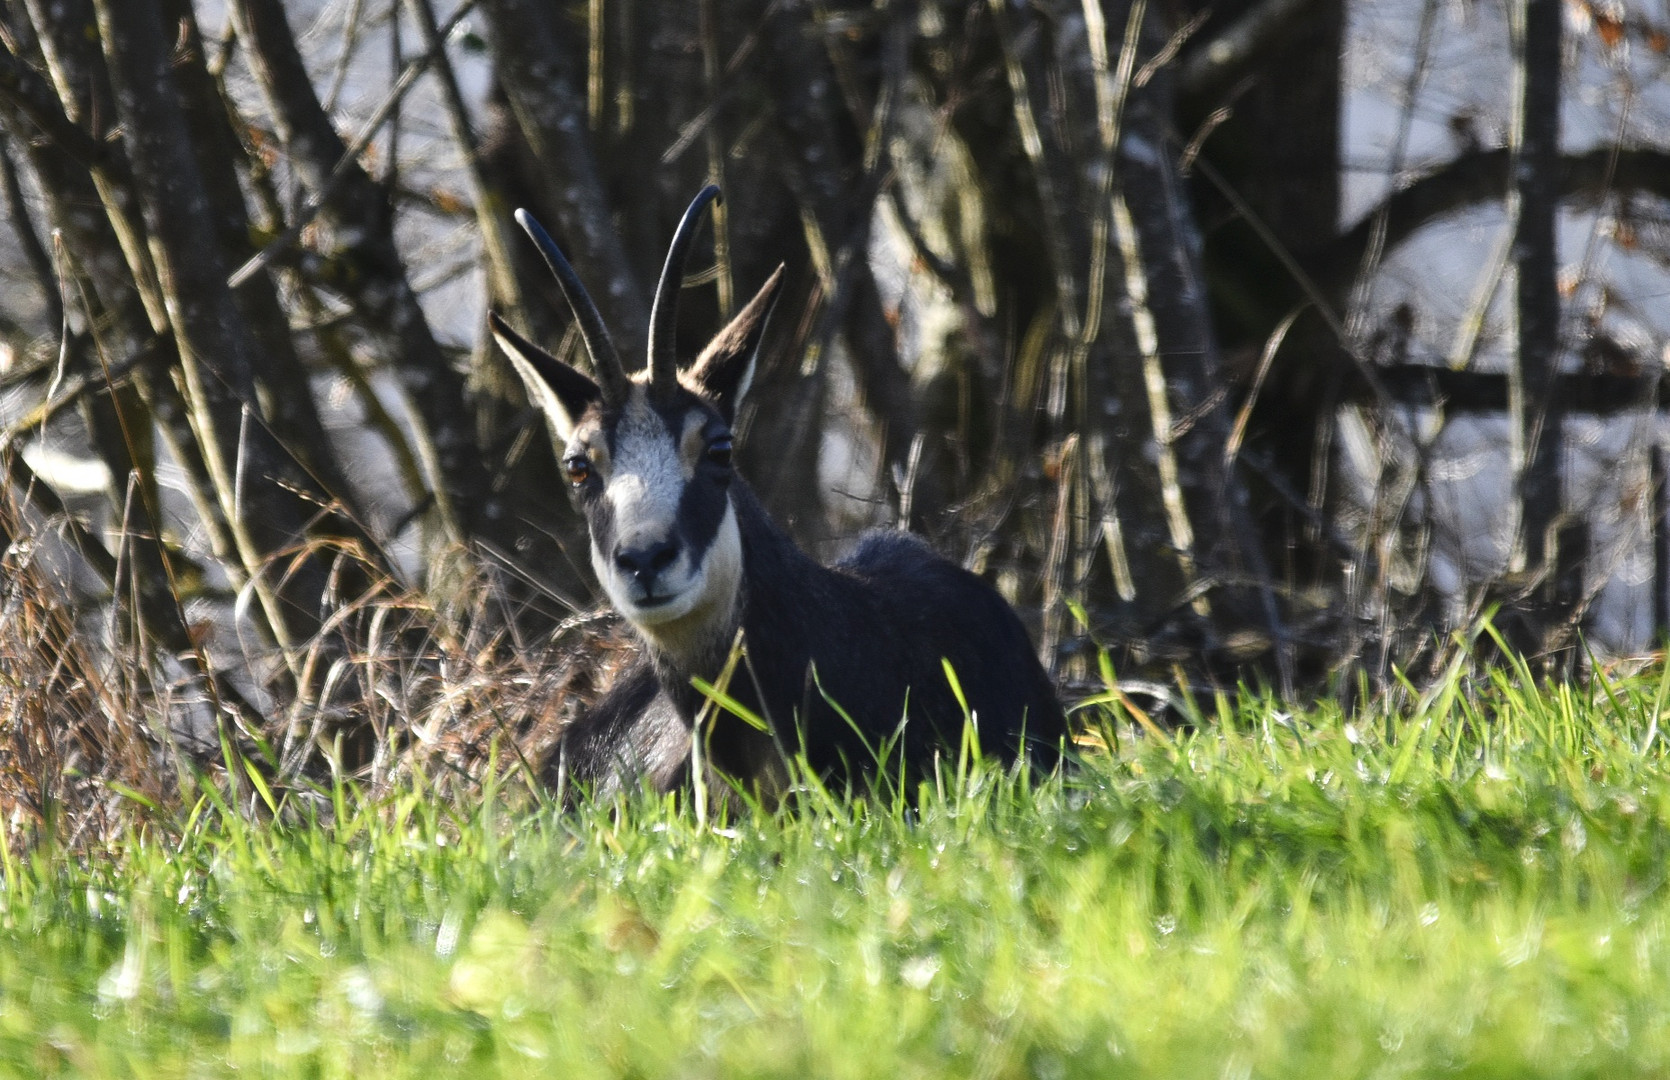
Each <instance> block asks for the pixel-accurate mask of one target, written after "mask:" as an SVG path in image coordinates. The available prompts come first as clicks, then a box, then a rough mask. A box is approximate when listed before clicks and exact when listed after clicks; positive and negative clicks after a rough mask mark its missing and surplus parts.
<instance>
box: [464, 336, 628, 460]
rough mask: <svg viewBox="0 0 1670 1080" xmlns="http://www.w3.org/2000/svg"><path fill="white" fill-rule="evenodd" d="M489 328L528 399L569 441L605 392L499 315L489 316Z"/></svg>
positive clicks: (561, 440)
mask: <svg viewBox="0 0 1670 1080" xmlns="http://www.w3.org/2000/svg"><path fill="white" fill-rule="evenodd" d="M487 325H488V326H489V327H490V328H491V329H492V331H493V338H494V340H496V341H497V342H498V343H499V348H501V349H503V350H504V351H505V355H506V356H508V357H510V362H511V364H512V365H513V366H514V367H515V368H516V374H518V375H520V376H521V377H522V382H523V384H524V385H525V386H526V387H527V389H528V396H529V397H530V398H532V399H533V401H534V403H535V404H536V405H538V406H539V408H540V411H541V412H543V413H544V414H545V415H546V417H548V418H549V419H550V421H551V426H552V428H553V430H554V433H555V434H556V436H557V441H558V442H559V443H566V442H568V440H569V438H570V437H571V436H572V435H573V434H574V427H575V425H576V424H578V423H579V422H580V417H581V416H583V415H585V411H586V409H588V408H589V407H590V406H591V405H592V403H593V402H597V401H601V400H603V392H602V391H601V390H599V389H598V388H597V384H596V383H594V382H592V381H591V379H589V378H587V377H586V376H585V375H582V374H581V373H580V372H578V371H575V370H574V369H573V368H571V367H569V366H568V365H567V364H565V363H563V362H562V361H561V360H558V359H557V358H556V357H554V356H552V355H551V354H550V353H548V352H546V351H545V350H544V349H542V348H540V347H539V346H538V345H535V344H534V343H533V342H531V341H529V340H528V339H527V338H525V337H523V336H522V335H521V334H518V333H517V332H516V331H515V330H512V329H511V328H510V324H509V323H507V322H505V321H504V320H503V319H501V318H499V316H498V313H497V312H492V311H490V312H488V313H487ZM558 449H559V451H560V450H561V447H560V446H559V447H558Z"/></svg>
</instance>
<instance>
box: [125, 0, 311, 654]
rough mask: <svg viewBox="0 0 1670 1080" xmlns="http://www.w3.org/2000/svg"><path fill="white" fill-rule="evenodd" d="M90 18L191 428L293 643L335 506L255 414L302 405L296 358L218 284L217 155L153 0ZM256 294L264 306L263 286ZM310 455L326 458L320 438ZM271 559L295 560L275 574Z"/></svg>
mask: <svg viewBox="0 0 1670 1080" xmlns="http://www.w3.org/2000/svg"><path fill="white" fill-rule="evenodd" d="M96 8H97V11H98V16H99V29H100V34H101V37H102V40H103V43H104V49H105V56H106V58H107V62H108V64H109V70H110V76H111V83H112V85H113V87H114V89H115V97H116V105H117V110H118V114H119V115H120V116H121V118H122V123H123V126H124V128H125V131H126V134H127V146H128V150H129V153H130V154H131V156H132V161H133V166H134V179H135V187H136V189H137V191H138V194H139V201H140V204H141V205H142V206H143V208H144V211H145V221H146V224H147V226H148V229H149V234H150V247H151V251H152V255H153V257H154V259H155V264H156V267H157V272H158V277H159V279H160V281H161V285H162V289H163V294H164V297H165V299H166V301H167V304H168V317H169V319H170V322H171V324H172V327H173V329H174V333H175V335H176V339H177V340H178V342H179V346H180V359H181V369H182V374H183V376H184V382H185V392H186V398H187V400H188V402H189V404H190V409H191V420H192V425H193V428H194V429H195V430H196V432H197V436H198V438H197V441H198V444H199V445H200V446H201V448H202V450H203V454H204V459H205V461H206V463H207V465H208V468H209V473H210V476H211V477H212V478H213V480H214V484H215V491H216V495H217V497H218V499H219V501H220V503H221V507H222V511H223V513H224V514H225V517H226V520H227V521H228V523H229V524H230V526H231V529H232V535H233V539H234V543H235V544H236V547H237V551H238V556H239V559H240V561H241V563H242V568H243V571H244V573H245V574H247V575H248V577H249V579H250V580H251V581H252V582H255V583H256V587H257V591H258V593H259V595H260V596H261V599H262V604H263V607H264V608H265V610H266V613H267V619H268V623H269V625H270V626H271V627H272V630H273V632H274V633H275V634H276V635H277V636H278V638H279V641H280V643H281V644H283V645H285V646H286V647H294V646H296V645H299V644H301V643H303V642H306V641H307V640H308V639H309V638H311V637H312V636H313V635H314V634H315V633H317V631H318V630H319V628H320V626H321V625H322V619H323V614H322V611H321V604H322V603H324V602H325V598H326V597H327V596H328V595H329V594H330V592H331V589H332V586H331V582H330V570H329V566H328V562H329V558H330V556H329V555H328V554H323V555H322V554H321V553H320V552H317V551H309V550H307V549H308V544H309V539H310V535H311V534H312V533H313V531H314V523H315V519H317V518H319V517H320V516H321V515H322V514H324V513H326V512H324V511H321V507H329V506H331V505H333V499H334V496H333V493H331V492H330V491H328V490H327V489H325V488H324V487H323V486H322V485H321V484H320V482H319V478H318V477H317V475H316V474H315V473H314V472H312V471H310V470H309V469H308V468H307V467H306V466H305V465H303V464H302V463H301V462H299V461H298V460H297V458H296V457H295V456H294V455H293V454H292V453H291V452H290V450H289V449H287V448H286V447H285V446H284V445H283V444H282V443H281V442H280V441H279V439H278V438H277V436H276V433H275V431H274V430H273V429H272V428H270V427H269V426H268V424H269V423H270V420H269V417H268V416H267V415H265V414H264V410H263V405H264V404H265V403H266V402H270V401H274V400H275V399H281V398H284V397H286V396H288V397H290V398H294V397H296V396H298V395H303V396H305V395H306V394H307V393H308V391H307V384H306V381H305V379H302V380H301V381H300V383H299V385H298V383H297V381H296V376H297V373H298V372H299V365H295V364H294V354H293V353H292V354H290V357H289V361H290V362H289V363H283V364H280V365H275V364H274V359H275V357H274V350H275V349H277V350H279V351H280V355H282V352H283V350H286V349H288V346H289V339H288V335H287V328H286V334H285V338H284V343H283V345H275V343H274V342H272V341H270V340H266V339H264V338H263V337H261V336H259V335H258V333H257V331H256V330H255V329H254V328H253V327H252V326H251V325H250V323H249V321H248V313H249V310H250V307H256V308H264V307H265V306H266V305H265V304H263V303H260V302H259V301H256V302H255V303H253V304H251V305H247V306H246V305H241V304H239V303H238V300H237V297H235V296H234V295H233V292H232V290H231V289H230V288H229V287H228V285H227V276H228V275H229V274H230V272H231V270H232V269H233V267H232V266H231V265H229V264H228V262H229V260H228V258H227V256H228V254H229V249H228V246H227V240H228V236H227V233H228V231H229V230H230V229H231V228H232V227H233V222H231V221H230V220H229V218H228V207H227V206H226V205H225V204H224V202H219V201H217V196H219V195H223V194H225V193H224V192H222V191H216V190H215V188H214V185H213V184H212V183H211V182H210V181H209V180H208V179H207V178H206V177H205V175H204V172H203V168H202V166H203V162H204V160H205V159H206V158H207V157H208V156H209V155H211V154H212V153H213V150H214V148H213V147H204V146H201V144H200V143H199V142H198V141H197V137H196V136H194V133H193V130H192V127H191V125H190V123H189V122H188V113H187V111H186V110H185V109H183V108H182V106H181V102H180V97H179V90H178V88H177V87H176V85H175V82H174V76H173V71H174V68H173V64H172V62H171V56H170V47H169V40H168V38H166V37H165V36H164V33H163V28H164V27H165V26H167V25H170V23H169V22H168V21H167V20H165V19H164V16H163V11H162V9H161V6H160V5H159V4H158V3H157V0H96ZM199 108H201V103H199ZM198 119H199V124H200V125H201V126H200V128H199V132H201V131H202V130H203V128H206V127H212V125H211V124H209V123H208V122H207V120H206V118H204V117H203V116H202V114H201V112H199V114H198ZM221 126H222V127H224V121H222V124H221ZM220 149H221V150H222V151H224V149H225V147H224V145H222V146H221V147H220ZM223 167H225V168H227V169H229V168H230V163H229V162H224V163H223ZM232 182H233V183H234V184H235V183H236V181H235V179H234V180H233V181H232ZM239 205H240V206H241V200H240V204H239ZM246 234H247V227H246ZM236 250H237V249H236V248H235V247H234V248H231V249H230V251H231V252H235V251H236ZM259 288H260V290H261V292H264V293H266V295H267V296H269V297H270V289H271V284H270V282H267V281H262V282H261V283H260V286H259ZM256 295H259V294H256ZM275 366H277V368H278V370H276V371H275V370H274V367H275ZM309 414H312V417H313V424H314V425H317V415H316V414H314V413H312V407H311V401H309V402H308V404H307V406H306V407H305V408H299V407H298V408H292V409H291V410H290V411H289V415H290V416H291V417H292V418H295V417H298V416H307V415H309ZM313 445H314V447H315V448H316V449H323V446H322V438H321V440H320V442H318V443H314V444H313ZM275 559H289V560H293V561H290V562H288V563H280V564H277V565H275V564H274V563H273V560H275Z"/></svg>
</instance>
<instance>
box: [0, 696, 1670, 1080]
mask: <svg viewBox="0 0 1670 1080" xmlns="http://www.w3.org/2000/svg"><path fill="white" fill-rule="evenodd" d="M1665 691H1666V685H1665V684H1664V683H1663V682H1661V681H1659V677H1658V676H1656V675H1655V676H1652V677H1644V678H1638V679H1626V680H1621V681H1620V682H1618V683H1617V684H1602V683H1601V682H1597V683H1596V684H1595V685H1594V686H1593V687H1592V688H1568V687H1554V688H1548V689H1543V690H1537V689H1535V688H1533V687H1531V685H1530V684H1529V683H1528V682H1527V681H1526V680H1524V679H1523V678H1514V677H1510V676H1502V675H1496V676H1491V677H1489V678H1487V679H1485V680H1484V681H1481V682H1478V683H1467V682H1464V681H1463V680H1461V679H1459V678H1455V679H1452V680H1450V681H1449V682H1447V683H1445V684H1444V685H1443V686H1441V687H1440V688H1439V689H1438V690H1437V691H1435V692H1433V693H1431V694H1429V695H1428V696H1427V697H1426V698H1425V699H1417V698H1416V697H1415V696H1414V695H1413V694H1411V695H1408V700H1407V701H1406V702H1405V704H1403V705H1402V706H1400V707H1398V708H1395V709H1394V708H1391V707H1388V708H1386V709H1384V710H1382V711H1379V712H1375V713H1373V714H1371V715H1359V716H1357V717H1355V718H1354V719H1352V720H1351V722H1347V719H1346V718H1344V717H1342V716H1341V715H1340V714H1339V713H1338V712H1337V711H1330V710H1328V709H1321V710H1318V711H1315V712H1312V713H1308V714H1305V715H1298V716H1289V715H1287V714H1285V713H1283V712H1281V711H1280V710H1279V709H1278V707H1277V706H1276V705H1275V704H1274V703H1272V702H1270V701H1262V702H1260V701H1256V700H1250V701H1248V702H1247V703H1246V704H1244V705H1242V706H1240V707H1239V708H1238V710H1232V709H1230V708H1229V707H1228V706H1222V707H1220V708H1219V709H1218V710H1217V712H1218V715H1217V716H1215V717H1214V718H1213V721H1212V723H1211V724H1210V725H1209V726H1206V727H1202V728H1201V729H1199V731H1198V732H1197V733H1195V734H1186V735H1177V736H1174V737H1173V738H1172V739H1170V740H1169V741H1167V740H1161V739H1158V738H1154V737H1152V736H1148V737H1143V738H1135V737H1132V736H1131V735H1129V734H1128V733H1127V734H1124V735H1123V736H1122V737H1121V738H1120V739H1119V740H1117V745H1116V747H1115V750H1114V752H1112V753H1111V754H1109V755H1106V756H1101V757H1097V758H1094V759H1092V760H1091V761H1090V762H1089V763H1088V764H1087V765H1086V766H1085V767H1084V768H1083V769H1082V770H1080V771H1079V772H1077V773H1076V774H1075V775H1073V776H1071V777H1069V778H1068V779H1067V780H1066V781H1064V782H1063V781H1059V780H1057V781H1050V782H1046V783H1043V784H1041V785H1037V786H1036V787H1034V786H1032V785H1030V784H1029V782H1028V781H1026V780H1025V779H1017V778H1015V777H1011V776H1005V775H1003V774H1001V773H997V772H995V771H992V770H990V769H984V768H976V769H975V770H973V772H972V773H971V774H970V775H969V776H968V777H965V778H964V780H963V782H962V783H961V786H960V788H959V786H958V784H957V782H956V781H955V780H954V779H950V780H948V781H947V783H946V784H945V785H943V790H942V789H938V788H932V787H930V788H927V789H924V790H922V791H919V792H916V793H913V796H912V798H911V800H910V801H911V803H912V804H913V805H912V806H911V807H910V808H909V809H902V808H900V807H899V806H889V807H881V808H878V807H876V806H868V805H865V804H863V803H862V802H853V801H850V800H844V799H828V800H822V799H816V800H811V803H812V804H811V805H807V806H803V807H800V808H797V809H795V810H793V811H783V812H780V813H778V814H770V815H768V814H754V815H751V816H744V817H742V818H740V819H738V820H733V821H731V822H730V823H729V825H728V827H726V828H713V827H706V828H703V827H698V825H697V824H696V822H695V819H694V816H693V815H692V814H690V813H688V812H681V811H679V810H678V809H676V808H675V807H673V806H672V805H671V803H670V802H658V801H655V800H652V799H648V798H643V799H640V800H638V801H637V802H636V803H634V804H633V805H631V806H628V807H626V808H624V810H621V809H619V808H594V809H590V810H584V811H581V812H578V813H574V814H570V815H567V816H562V815H558V814H556V813H554V812H551V811H549V810H540V809H537V808H533V807H532V806H531V805H530V806H529V807H528V808H526V809H513V807H515V806H516V800H514V799H511V798H509V797H507V796H505V795H504V794H502V793H493V792H488V793H486V794H484V795H482V796H481V797H480V798H479V799H478V800H477V801H475V802H474V803H471V804H468V805H466V804H464V803H462V802H461V801H460V800H457V799H455V798H442V797H440V796H438V795H435V794H433V793H430V792H425V791H421V790H411V791H407V792H404V793H402V794H399V795H396V796H391V797H389V798H386V799H382V800H379V801H377V802H375V803H370V804H363V803H360V802H358V801H356V800H355V799H354V798H353V796H352V795H351V794H350V793H343V792H339V793H338V794H339V795H340V796H341V797H343V798H345V799H347V800H348V802H347V804H346V805H345V808H344V809H343V811H342V813H341V817H340V823H339V824H337V825H335V826H325V825H319V824H307V823H305V821H303V822H301V823H296V824H289V825H284V826H255V825H245V824H241V823H240V822H239V821H238V819H236V818H233V817H230V816H227V815H225V814H222V813H219V812H217V811H216V810H215V809H214V807H213V805H212V803H210V802H208V801H204V802H203V803H201V804H200V805H199V806H198V808H197V812H196V814H195V816H194V817H192V818H190V819H189V820H185V819H182V820H179V821H165V822H162V823H158V822H157V821H156V820H155V819H154V818H153V821H152V823H151V824H150V825H147V826H145V827H144V828H142V829H140V828H136V830H135V831H134V832H133V833H132V834H131V835H130V836H129V838H128V839H127V841H126V843H125V844H124V845H123V847H122V848H121V850H119V851H114V852H110V853H107V854H99V855H97V856H94V855H92V854H79V855H71V854H63V853H58V854H55V853H53V852H52V851H50V850H45V849H37V850H36V851H34V852H32V853H29V854H17V853H8V854H7V855H6V866H5V888H4V892H3V893H0V1073H3V1074H4V1075H8V1076H30V1077H34V1076H54V1075H87V1076H144V1077H152V1076H155V1077H194V1076H222V1075H233V1074H234V1073H236V1074H237V1075H247V1076H275V1077H288V1076H297V1077H321V1078H323V1077H356V1078H363V1077H440V1076H471V1077H495V1076H504V1077H525V1076H551V1077H585V1076H641V1077H668V1076H678V1077H687V1076H712V1077H727V1078H728V1077H749V1076H786V1077H812V1076H887V1077H893V1076H905V1077H908V1076H953V1077H969V1076H981V1077H985V1076H992V1077H1002V1076H1029V1075H1030V1076H1041V1077H1066V1076H1087V1077H1091V1076H1093V1077H1105V1076H1114V1077H1117V1076H1133V1077H1135V1076H1147V1077H1197V1076H1198V1077H1212V1078H1219V1077H1231V1078H1234V1077H1282V1078H1285V1077H1328V1078H1341V1077H1356V1076H1365V1077H1366V1076H1399V1075H1405V1076H1429V1075H1450V1074H1454V1075H1461V1076H1474V1077H1485V1076H1491V1077H1496V1076H1500V1077H1515V1078H1519V1077H1540V1076H1595V1077H1628V1076H1663V1075H1666V1074H1667V1073H1670V939H1667V931H1670V903H1667V900H1666V888H1665V884H1666V875H1667V874H1670V782H1667V777H1666V756H1665V750H1664V742H1663V739H1662V738H1661V737H1660V734H1659V726H1658V720H1659V717H1660V712H1661V710H1662V709H1663V708H1664V705H1665ZM1206 705H1207V706H1208V709H1209V711H1210V703H1206ZM245 797H246V798H247V797H249V793H248V791H247V790H246V792H245ZM300 816H301V817H303V818H305V815H300Z"/></svg>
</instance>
